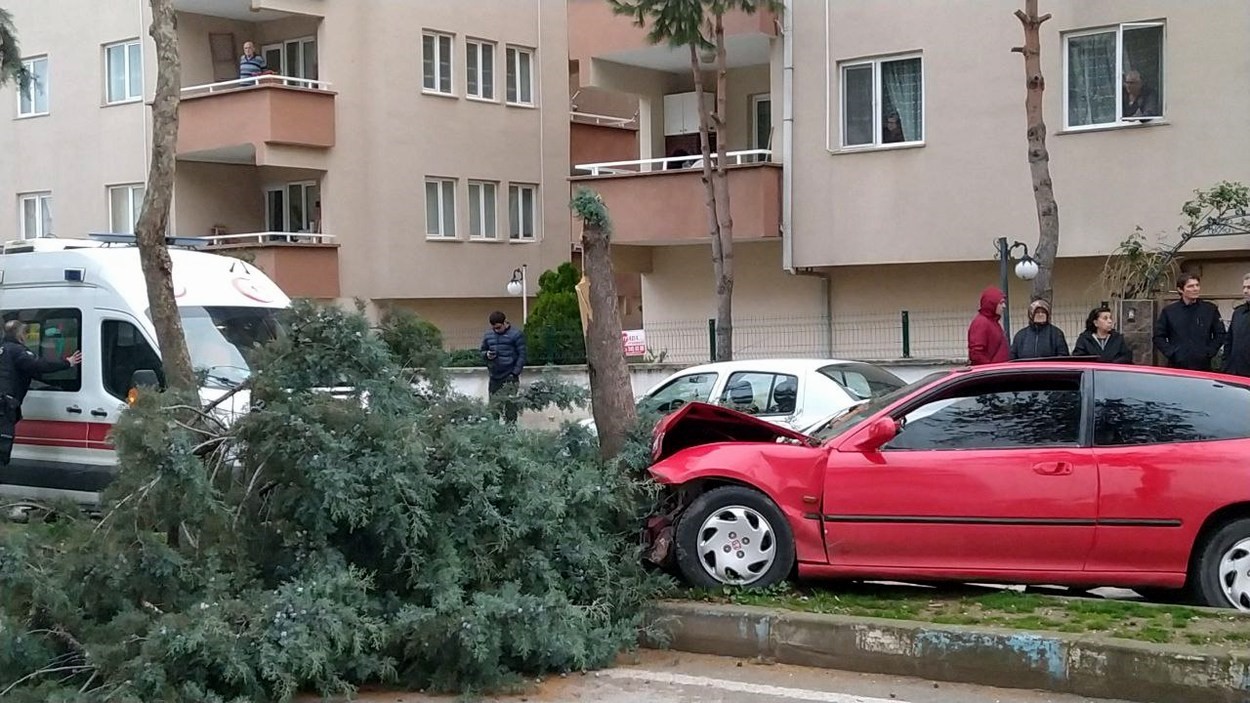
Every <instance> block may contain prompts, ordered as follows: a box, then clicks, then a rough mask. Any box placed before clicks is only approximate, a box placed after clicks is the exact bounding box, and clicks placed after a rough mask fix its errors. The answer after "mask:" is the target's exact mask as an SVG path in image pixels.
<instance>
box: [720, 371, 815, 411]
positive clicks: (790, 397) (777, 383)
mask: <svg viewBox="0 0 1250 703" xmlns="http://www.w3.org/2000/svg"><path fill="white" fill-rule="evenodd" d="M798 395H799V378H798V376H792V375H790V374H785V373H765V372H761V371H739V372H737V373H734V374H733V375H731V376H730V377H729V381H728V382H726V383H725V390H723V391H721V397H720V404H721V405H723V406H725V407H727V408H732V409H734V410H737V411H739V412H744V413H747V414H749V415H792V414H794V411H795V409H796V408H797V407H798Z"/></svg>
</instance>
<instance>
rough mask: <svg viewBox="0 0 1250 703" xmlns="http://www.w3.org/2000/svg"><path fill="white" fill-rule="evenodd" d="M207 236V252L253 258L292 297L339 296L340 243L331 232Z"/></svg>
mask: <svg viewBox="0 0 1250 703" xmlns="http://www.w3.org/2000/svg"><path fill="white" fill-rule="evenodd" d="M204 239H206V240H208V246H207V250H208V251H211V252H214V253H218V254H225V255H227V256H237V257H240V258H243V259H245V260H248V261H251V262H252V263H253V264H254V265H255V266H256V267H257V268H259V269H260V270H262V271H264V272H265V275H267V276H269V277H270V278H271V279H273V282H274V283H277V284H278V287H279V288H281V289H282V291H283V292H284V293H286V294H287V295H288V296H290V297H292V298H315V299H318V300H332V299H335V298H338V297H339V245H338V244H337V243H336V242H335V241H334V237H333V236H331V235H328V234H312V233H305V232H251V233H248V234H224V235H215V236H211V237H204Z"/></svg>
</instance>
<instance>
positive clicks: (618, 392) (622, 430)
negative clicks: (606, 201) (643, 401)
mask: <svg viewBox="0 0 1250 703" xmlns="http://www.w3.org/2000/svg"><path fill="white" fill-rule="evenodd" d="M573 207H574V210H575V212H576V214H577V216H578V217H579V218H580V219H581V220H582V265H583V266H584V267H585V271H586V277H587V278H588V279H589V280H590V324H589V326H588V327H587V329H586V365H587V367H588V370H589V374H590V402H591V409H592V411H593V413H594V418H595V428H596V430H597V431H598V433H599V453H600V454H601V455H602V456H603V457H604V458H605V459H611V458H613V457H615V456H616V455H617V454H619V453H620V451H621V448H622V447H624V446H625V441H626V438H627V437H628V435H629V432H630V430H632V429H633V427H634V425H635V424H637V422H638V411H637V409H636V408H635V407H634V393H633V387H632V385H631V384H630V381H629V367H628V366H627V365H626V364H625V347H624V345H623V344H622V341H621V318H620V315H619V313H618V311H617V302H616V301H617V297H616V276H615V274H614V272H613V270H612V252H611V249H610V244H609V223H608V217H607V209H606V208H605V207H604V205H603V199H602V198H600V197H599V195H598V194H596V193H593V192H591V191H590V190H587V189H585V188H582V189H580V190H579V192H578V194H577V195H576V197H575V198H574V200H573Z"/></svg>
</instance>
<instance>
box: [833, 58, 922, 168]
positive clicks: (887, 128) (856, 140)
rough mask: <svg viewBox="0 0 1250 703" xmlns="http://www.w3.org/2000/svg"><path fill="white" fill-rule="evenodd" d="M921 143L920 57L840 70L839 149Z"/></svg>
mask: <svg viewBox="0 0 1250 703" xmlns="http://www.w3.org/2000/svg"><path fill="white" fill-rule="evenodd" d="M923 141H924V74H923V71H922V70H921V61H920V57H919V56H912V57H906V58H893V59H877V60H873V61H863V62H856V63H852V64H844V65H843V66H842V146H844V147H856V146H880V145H882V144H895V143H913V144H914V143H918V142H923Z"/></svg>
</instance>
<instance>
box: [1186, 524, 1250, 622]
mask: <svg viewBox="0 0 1250 703" xmlns="http://www.w3.org/2000/svg"><path fill="white" fill-rule="evenodd" d="M1201 550H1202V551H1201V552H1199V554H1198V558H1197V559H1196V560H1195V561H1194V565H1193V569H1194V573H1192V574H1191V575H1190V578H1191V580H1192V582H1193V585H1194V590H1195V594H1194V595H1195V596H1196V597H1197V599H1198V601H1199V603H1200V604H1202V605H1208V606H1211V607H1214V608H1237V609H1238V610H1247V611H1250V518H1241V519H1238V520H1232V521H1229V522H1226V523H1224V524H1223V525H1220V526H1219V527H1218V528H1217V529H1216V530H1215V531H1214V532H1212V533H1211V535H1210V536H1209V537H1207V539H1206V540H1205V541H1204V542H1203V544H1202V545H1201ZM1238 575H1240V578H1238Z"/></svg>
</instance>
